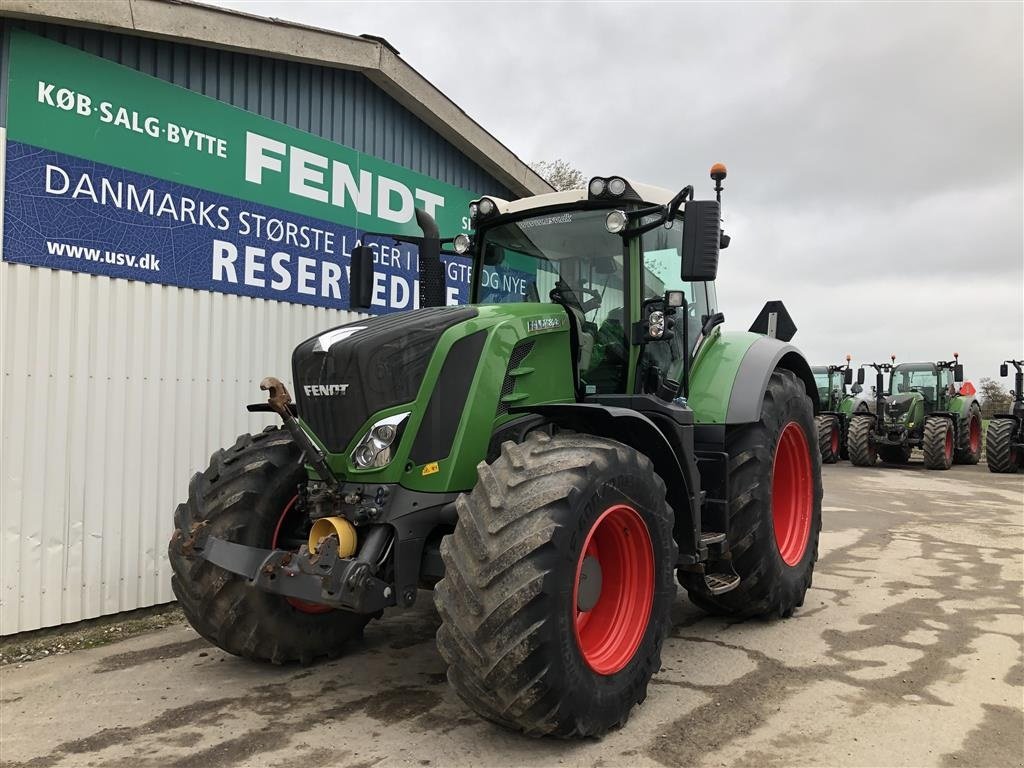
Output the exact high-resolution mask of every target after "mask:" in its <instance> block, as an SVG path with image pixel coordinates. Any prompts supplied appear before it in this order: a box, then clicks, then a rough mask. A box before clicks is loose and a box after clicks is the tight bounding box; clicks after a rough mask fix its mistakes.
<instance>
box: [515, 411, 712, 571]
mask: <svg viewBox="0 0 1024 768" xmlns="http://www.w3.org/2000/svg"><path fill="white" fill-rule="evenodd" d="M513 412H514V413H535V414H537V415H539V416H543V417H544V418H545V419H547V420H549V421H550V422H552V423H554V424H557V425H558V426H560V427H563V428H565V429H571V430H573V431H574V432H582V433H585V434H588V435H597V436H599V437H607V438H608V439H609V440H615V441H617V442H620V443H623V444H625V445H628V446H630V447H631V448H635V449H636V450H637V451H639V452H640V453H642V454H644V455H645V456H647V457H648V458H649V459H650V460H651V462H652V463H653V464H654V471H655V472H657V473H658V475H659V477H661V479H662V480H664V481H665V488H666V497H667V499H668V503H669V504H670V505H671V507H672V509H673V510H674V511H675V516H676V521H675V538H676V542H677V543H678V545H679V562H680V563H692V562H697V559H698V554H699V542H700V504H699V500H698V498H697V496H696V495H695V494H697V493H699V482H700V481H699V479H697V477H696V469H695V467H696V465H695V463H694V460H693V458H692V457H686V456H677V455H676V452H675V451H674V450H673V449H672V446H671V444H670V443H669V441H668V439H667V438H666V437H665V435H664V433H662V431H661V430H660V429H658V427H657V425H656V424H655V423H654V422H653V421H651V420H650V419H649V418H648V417H647V416H645V415H643V414H642V413H638V412H636V411H633V410H630V409H628V408H617V407H613V406H607V405H598V404H595V403H558V404H548V405H529V406H523V407H521V408H514V409H513ZM687 470H692V472H690V471H687Z"/></svg>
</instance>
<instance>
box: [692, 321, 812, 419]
mask: <svg viewBox="0 0 1024 768" xmlns="http://www.w3.org/2000/svg"><path fill="white" fill-rule="evenodd" d="M715 330H716V332H715V333H713V334H712V335H711V336H709V337H708V339H707V340H706V341H705V343H704V345H703V346H702V348H701V350H700V352H699V353H698V355H697V358H696V360H694V364H693V370H692V371H691V373H690V392H689V397H688V405H689V406H690V408H692V409H693V411H694V414H695V415H696V418H697V421H698V423H701V424H747V423H750V422H754V421H757V420H758V419H760V418H761V405H762V403H763V401H764V393H765V390H767V388H768V380H769V379H770V378H771V375H772V373H773V372H774V371H775V370H776V369H777V368H783V369H786V370H789V371H792V372H793V373H795V374H796V375H797V377H798V378H799V379H800V381H801V382H803V385H804V389H805V390H806V391H807V396H808V397H810V398H811V402H812V403H813V405H814V413H815V414H817V413H819V412H820V410H821V405H820V402H819V400H818V388H817V386H816V385H815V383H814V375H813V374H812V373H811V366H810V364H809V363H808V362H807V359H806V358H805V357H804V356H803V353H801V352H800V350H799V349H797V348H796V347H795V346H793V345H792V344H789V343H786V342H783V341H779V340H778V339H773V338H769V337H768V336H762V335H760V334H757V333H749V332H717V331H718V329H715Z"/></svg>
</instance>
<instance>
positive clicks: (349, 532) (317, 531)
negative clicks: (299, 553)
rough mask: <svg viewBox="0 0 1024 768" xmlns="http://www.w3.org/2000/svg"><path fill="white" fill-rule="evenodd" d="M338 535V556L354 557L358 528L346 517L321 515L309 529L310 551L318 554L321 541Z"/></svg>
mask: <svg viewBox="0 0 1024 768" xmlns="http://www.w3.org/2000/svg"><path fill="white" fill-rule="evenodd" d="M332 535H335V536H337V537H338V557H352V555H354V554H355V553H356V528H355V526H354V525H352V523H350V522H349V521H348V520H346V519H345V518H344V517H321V518H319V519H318V520H316V521H315V522H314V523H313V527H312V528H310V529H309V552H310V554H313V555H315V554H316V548H317V547H318V546H319V545H320V542H321V541H323V540H324V539H326V538H327V537H328V536H332Z"/></svg>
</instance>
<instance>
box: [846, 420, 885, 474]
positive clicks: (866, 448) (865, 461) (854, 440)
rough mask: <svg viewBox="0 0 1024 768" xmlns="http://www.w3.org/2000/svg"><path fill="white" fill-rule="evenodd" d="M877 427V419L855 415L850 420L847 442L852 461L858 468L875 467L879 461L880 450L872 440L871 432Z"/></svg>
mask: <svg viewBox="0 0 1024 768" xmlns="http://www.w3.org/2000/svg"><path fill="white" fill-rule="evenodd" d="M874 426H875V417H874V416H866V415H860V416H858V415H854V417H853V418H852V419H851V420H850V428H849V430H847V432H846V442H847V445H848V446H849V450H850V461H851V462H853V464H854V465H855V466H858V467H873V466H874V465H875V462H876V461H877V460H878V450H877V449H876V448H875V442H874V440H872V439H871V430H872V429H873V428H874Z"/></svg>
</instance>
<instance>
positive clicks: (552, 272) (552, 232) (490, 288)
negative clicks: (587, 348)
mask: <svg viewBox="0 0 1024 768" xmlns="http://www.w3.org/2000/svg"><path fill="white" fill-rule="evenodd" d="M606 215H607V211H602V210H594V211H564V212H560V213H548V214H544V215H541V216H533V217H530V218H526V219H520V220H518V221H512V222H509V223H507V224H501V225H500V226H497V227H492V228H491V229H489V230H487V232H486V233H485V235H484V241H483V262H484V268H483V270H482V271H481V273H480V276H479V282H478V285H477V291H478V293H477V301H478V302H479V303H481V304H508V303H511V302H522V301H540V302H552V297H551V292H552V291H556V298H558V299H560V301H559V303H563V302H564V303H567V304H569V305H570V306H571V307H574V308H576V309H578V310H579V311H581V312H583V313H584V314H585V315H587V317H588V319H589V320H591V321H595V320H596V319H597V317H598V315H599V313H600V310H601V308H602V307H609V306H611V305H613V304H614V305H615V306H619V307H621V306H622V291H623V267H622V238H621V237H619V236H618V235H613V234H610V233H609V232H608V231H607V230H606V229H605V226H604V218H605V216H606Z"/></svg>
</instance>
